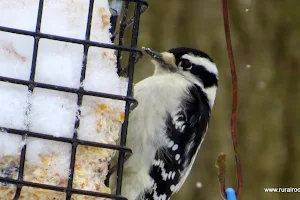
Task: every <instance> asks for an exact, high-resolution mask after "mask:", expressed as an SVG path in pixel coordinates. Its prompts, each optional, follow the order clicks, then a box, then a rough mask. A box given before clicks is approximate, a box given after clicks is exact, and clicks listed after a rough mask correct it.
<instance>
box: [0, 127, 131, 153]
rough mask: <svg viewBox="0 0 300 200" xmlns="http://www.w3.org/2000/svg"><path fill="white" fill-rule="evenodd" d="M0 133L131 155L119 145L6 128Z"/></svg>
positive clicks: (127, 149)
mask: <svg viewBox="0 0 300 200" xmlns="http://www.w3.org/2000/svg"><path fill="white" fill-rule="evenodd" d="M0 131H3V132H7V133H11V134H15V135H26V136H29V137H35V138H41V139H46V140H51V141H58V142H66V143H70V144H75V145H79V144H80V145H87V146H93V147H100V148H105V149H113V150H118V151H123V152H130V153H132V151H131V149H129V148H127V147H125V146H120V145H113V144H105V143H98V142H91V141H87V140H80V139H73V138H67V137H55V136H53V135H47V134H43V133H36V132H31V131H25V130H18V129H12V128H6V127H0Z"/></svg>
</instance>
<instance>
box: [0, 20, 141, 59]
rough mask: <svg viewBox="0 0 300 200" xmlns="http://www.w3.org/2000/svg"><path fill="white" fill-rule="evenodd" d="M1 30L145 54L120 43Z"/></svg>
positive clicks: (17, 30)
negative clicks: (119, 44)
mask: <svg viewBox="0 0 300 200" xmlns="http://www.w3.org/2000/svg"><path fill="white" fill-rule="evenodd" d="M0 31H4V32H9V33H15V34H21V35H27V36H32V37H39V38H44V39H50V40H57V41H62V42H70V43H75V44H82V45H87V46H94V47H101V48H108V49H116V50H121V51H128V52H135V53H137V54H138V55H139V56H140V57H141V56H142V55H143V53H142V51H141V50H139V49H136V48H130V47H125V46H118V45H114V44H106V43H100V42H94V41H90V40H82V39H76V38H69V37H63V36H58V35H51V34H45V33H40V32H33V31H27V30H21V29H15V28H9V27H4V26H0Z"/></svg>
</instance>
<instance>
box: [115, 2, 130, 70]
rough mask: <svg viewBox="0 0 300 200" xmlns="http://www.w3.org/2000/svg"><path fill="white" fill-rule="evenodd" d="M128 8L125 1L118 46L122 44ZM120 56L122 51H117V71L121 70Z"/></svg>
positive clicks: (127, 3)
mask: <svg viewBox="0 0 300 200" xmlns="http://www.w3.org/2000/svg"><path fill="white" fill-rule="evenodd" d="M128 9H129V1H126V2H125V8H124V12H123V16H122V19H121V23H120V35H119V46H123V45H124V32H125V28H126V19H127V15H128ZM121 58H122V51H118V53H117V73H119V72H120V71H121V70H122V66H121V64H122V63H121Z"/></svg>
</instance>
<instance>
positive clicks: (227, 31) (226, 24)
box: [217, 0, 243, 199]
mask: <svg viewBox="0 0 300 200" xmlns="http://www.w3.org/2000/svg"><path fill="white" fill-rule="evenodd" d="M222 3H223V18H224V28H225V37H226V44H227V51H228V57H229V63H230V71H231V77H232V112H231V136H232V142H233V149H234V153H235V164H236V175H237V189H236V191H235V192H236V196H239V195H240V194H241V191H242V187H243V180H242V167H241V161H240V157H239V152H238V140H237V131H236V113H237V101H238V90H237V77H236V71H235V64H234V56H233V51H232V45H231V37H230V27H229V19H228V7H227V0H222ZM225 159H226V157H225V155H223V154H221V155H220V156H219V158H218V160H217V166H218V167H219V182H220V190H221V194H222V196H223V198H224V199H226V193H225V176H226V174H225V173H226V163H225Z"/></svg>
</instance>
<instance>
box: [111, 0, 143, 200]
mask: <svg viewBox="0 0 300 200" xmlns="http://www.w3.org/2000/svg"><path fill="white" fill-rule="evenodd" d="M140 14H141V5H140V3H137V4H136V6H135V11H134V22H133V27H132V37H131V47H133V48H136V46H137V38H138V32H139V23H140ZM136 55H137V54H136V53H134V52H130V55H129V63H128V90H127V96H132V90H133V73H134V65H135V60H136ZM129 109H130V103H129V102H126V105H125V120H124V123H123V125H122V133H121V139H120V145H121V146H125V145H126V136H127V127H128V119H129ZM133 153H134V152H133ZM124 160H125V153H124V152H120V151H119V158H118V170H117V188H116V194H117V195H120V194H121V191H122V178H123V177H122V175H123V165H124Z"/></svg>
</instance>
